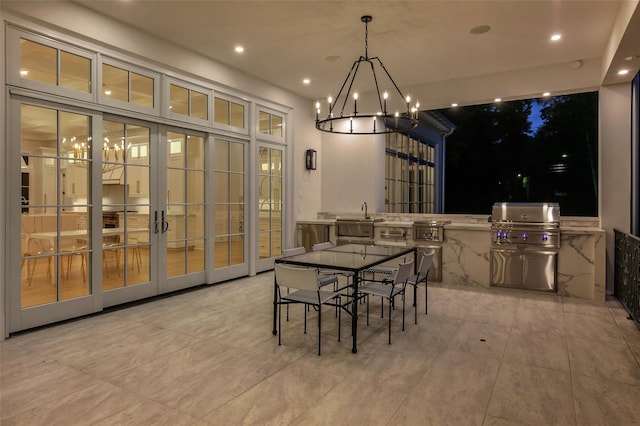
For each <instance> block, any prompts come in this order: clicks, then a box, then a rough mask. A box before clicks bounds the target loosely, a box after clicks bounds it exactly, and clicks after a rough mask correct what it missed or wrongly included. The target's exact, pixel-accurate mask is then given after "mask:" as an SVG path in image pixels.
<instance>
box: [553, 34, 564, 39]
mask: <svg viewBox="0 0 640 426" xmlns="http://www.w3.org/2000/svg"><path fill="white" fill-rule="evenodd" d="M561 38H562V36H561V35H560V34H554V35H552V36H551V41H558V40H560V39H561Z"/></svg>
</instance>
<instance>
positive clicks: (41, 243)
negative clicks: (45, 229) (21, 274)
mask: <svg viewBox="0 0 640 426" xmlns="http://www.w3.org/2000/svg"><path fill="white" fill-rule="evenodd" d="M52 253H53V245H52V243H51V241H50V240H49V239H47V238H28V239H27V246H26V248H25V249H23V252H22V262H21V264H20V269H22V268H23V267H24V263H25V261H27V267H28V262H31V269H30V270H28V271H27V276H28V282H29V285H31V282H32V281H33V274H34V272H35V270H36V265H37V263H38V259H39V258H41V257H43V256H44V255H47V254H49V255H51V254H52ZM45 259H46V260H47V263H48V265H47V278H51V274H52V272H51V259H52V257H51V256H46V257H45ZM54 284H55V282H54Z"/></svg>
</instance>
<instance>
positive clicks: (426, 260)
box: [418, 250, 436, 280]
mask: <svg viewBox="0 0 640 426" xmlns="http://www.w3.org/2000/svg"><path fill="white" fill-rule="evenodd" d="M435 254H436V252H435V251H433V250H431V251H426V252H424V254H423V255H422V260H421V261H420V268H419V269H418V279H419V280H422V279H424V278H425V277H426V276H427V274H428V273H429V269H431V265H433V257H434V256H435Z"/></svg>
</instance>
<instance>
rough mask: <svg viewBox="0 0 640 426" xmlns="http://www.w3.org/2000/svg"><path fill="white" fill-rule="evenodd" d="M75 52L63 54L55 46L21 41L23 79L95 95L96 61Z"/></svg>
mask: <svg viewBox="0 0 640 426" xmlns="http://www.w3.org/2000/svg"><path fill="white" fill-rule="evenodd" d="M71 50H72V49H71V48H69V49H68V50H63V49H62V48H60V47H58V46H57V44H55V43H52V45H51V46H50V45H47V44H44V43H39V42H36V41H33V40H30V39H27V38H20V65H19V69H18V76H19V78H20V79H22V80H27V81H34V82H40V83H45V84H50V85H53V86H57V87H60V88H63V89H69V90H72V91H77V92H83V93H91V61H92V60H91V59H90V58H89V57H86V56H82V55H81V54H80V52H77V53H72V52H71Z"/></svg>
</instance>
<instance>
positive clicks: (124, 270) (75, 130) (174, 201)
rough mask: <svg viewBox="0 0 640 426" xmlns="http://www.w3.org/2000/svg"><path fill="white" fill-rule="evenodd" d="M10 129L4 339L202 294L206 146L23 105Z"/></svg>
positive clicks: (65, 110)
mask: <svg viewBox="0 0 640 426" xmlns="http://www.w3.org/2000/svg"><path fill="white" fill-rule="evenodd" d="M9 118H10V120H9V123H11V125H10V128H9V140H10V143H8V144H7V156H8V160H7V163H6V166H7V191H8V194H7V201H8V202H7V206H8V207H9V213H8V215H7V216H8V224H9V229H10V230H11V229H14V230H16V231H15V232H8V233H7V235H8V239H7V242H6V243H7V253H8V256H9V259H8V262H7V274H8V277H9V284H8V285H7V307H8V309H7V312H8V314H9V316H8V331H9V332H15V331H19V330H24V329H27V328H32V327H36V326H39V325H44V324H48V323H52V322H56V321H60V320H64V319H68V318H74V317H78V316H81V315H85V314H88V313H92V312H98V311H100V310H102V309H103V308H104V307H108V306H113V305H117V304H121V303H125V302H128V301H133V300H137V299H141V298H146V297H150V296H153V295H157V294H160V293H164V292H170V291H173V290H176V289H180V288H184V287H188V286H192V285H197V284H202V283H204V282H205V265H206V256H205V252H206V251H205V249H206V238H205V235H206V229H205V225H206V223H205V219H204V217H205V215H204V210H205V195H204V194H205V157H206V155H205V147H206V144H205V141H206V137H205V135H203V134H196V133H190V132H186V131H183V130H180V129H169V128H164V127H162V128H160V127H159V126H157V125H155V124H152V123H148V122H142V121H138V120H133V119H125V118H122V117H115V116H108V115H104V116H103V115H102V114H96V113H91V112H88V111H86V110H83V109H77V108H72V107H67V106H61V105H58V104H54V103H49V102H44V101H33V100H30V99H26V98H22V97H19V96H13V97H12V98H11V100H10V109H9ZM17 229H20V232H17Z"/></svg>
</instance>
